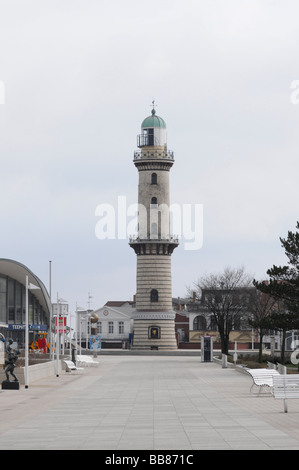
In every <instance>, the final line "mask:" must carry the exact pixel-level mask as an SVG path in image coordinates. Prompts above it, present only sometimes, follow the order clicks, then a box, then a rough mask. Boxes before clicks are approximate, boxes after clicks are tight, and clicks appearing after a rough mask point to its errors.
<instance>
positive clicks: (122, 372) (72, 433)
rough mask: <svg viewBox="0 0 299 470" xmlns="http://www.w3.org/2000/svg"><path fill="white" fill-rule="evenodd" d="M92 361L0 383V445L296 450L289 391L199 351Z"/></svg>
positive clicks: (298, 420)
mask: <svg viewBox="0 0 299 470" xmlns="http://www.w3.org/2000/svg"><path fill="white" fill-rule="evenodd" d="M98 360H99V361H100V365H99V366H98V367H87V368H85V370H84V372H83V373H82V374H81V373H80V374H73V373H65V372H64V373H62V374H61V375H60V376H59V377H50V378H47V379H42V380H39V381H36V382H34V383H32V384H29V388H28V389H25V388H24V385H22V386H21V388H20V390H15V391H13V390H11V391H10V390H2V391H1V392H0V416H1V426H0V449H1V450H2V449H7V450H12V449H29V450H50V449H51V450H52V449H53V450H54V449H56V450H57V449H63V450H79V449H82V450H91V449H102V450H107V451H108V450H109V451H111V450H118V451H122V450H123V451H125V450H136V451H137V450H156V451H158V450H170V451H172V452H175V451H176V452H177V451H178V450H182V451H186V450H191V451H192V450H194V451H196V450H201V449H202V450H222V449H227V450H245V449H248V450H256V449H259V450H279V449H281V450H291V449H296V450H299V400H289V404H288V407H289V412H288V413H284V411H283V401H281V400H275V399H274V398H273V397H272V396H270V395H269V394H264V395H261V396H259V397H258V396H255V395H254V394H252V393H250V388H251V385H252V380H251V378H250V377H249V376H248V375H247V374H244V373H242V372H239V371H236V370H235V369H232V368H227V369H223V368H222V367H221V365H219V364H216V363H202V362H200V357H199V356H180V355H177V356H174V355H172V356H166V355H153V356H152V355H121V354H120V355H103V356H100V357H99V358H98Z"/></svg>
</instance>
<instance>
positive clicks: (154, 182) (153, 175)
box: [152, 173, 157, 184]
mask: <svg viewBox="0 0 299 470" xmlns="http://www.w3.org/2000/svg"><path fill="white" fill-rule="evenodd" d="M152 184H157V173H152Z"/></svg>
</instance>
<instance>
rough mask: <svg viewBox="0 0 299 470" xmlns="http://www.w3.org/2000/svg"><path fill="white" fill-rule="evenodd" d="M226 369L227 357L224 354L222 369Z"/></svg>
mask: <svg viewBox="0 0 299 470" xmlns="http://www.w3.org/2000/svg"><path fill="white" fill-rule="evenodd" d="M226 368H227V355H226V354H222V369H226Z"/></svg>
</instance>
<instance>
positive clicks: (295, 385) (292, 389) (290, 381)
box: [273, 374, 299, 413]
mask: <svg viewBox="0 0 299 470" xmlns="http://www.w3.org/2000/svg"><path fill="white" fill-rule="evenodd" d="M273 392H274V398H277V399H282V400H284V412H285V413H287V412H288V403H287V400H288V398H291V399H292V398H299V374H292V375H279V376H277V377H273Z"/></svg>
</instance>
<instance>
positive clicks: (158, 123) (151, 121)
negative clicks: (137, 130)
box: [141, 109, 166, 129]
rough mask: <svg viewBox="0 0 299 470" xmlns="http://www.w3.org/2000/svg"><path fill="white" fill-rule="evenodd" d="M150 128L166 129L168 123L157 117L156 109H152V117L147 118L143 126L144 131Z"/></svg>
mask: <svg viewBox="0 0 299 470" xmlns="http://www.w3.org/2000/svg"><path fill="white" fill-rule="evenodd" d="M148 127H164V128H165V129H166V123H165V121H164V119H162V118H161V117H160V116H157V115H156V111H155V110H154V109H152V115H151V116H148V117H146V118H145V119H144V120H143V122H142V124H141V128H142V129H145V128H148Z"/></svg>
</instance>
